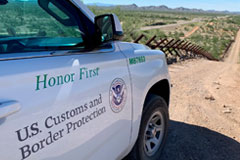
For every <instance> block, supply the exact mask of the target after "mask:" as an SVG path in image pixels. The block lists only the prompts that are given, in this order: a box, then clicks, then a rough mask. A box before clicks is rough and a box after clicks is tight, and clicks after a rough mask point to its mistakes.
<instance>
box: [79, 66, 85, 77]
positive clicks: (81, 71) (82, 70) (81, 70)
mask: <svg viewBox="0 0 240 160" xmlns="http://www.w3.org/2000/svg"><path fill="white" fill-rule="evenodd" d="M85 70H86V68H80V78H79V79H80V80H82V79H83V75H84V74H85Z"/></svg>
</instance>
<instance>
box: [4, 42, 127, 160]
mask: <svg viewBox="0 0 240 160" xmlns="http://www.w3.org/2000/svg"><path fill="white" fill-rule="evenodd" d="M56 53H57V54H56V56H49V53H48V52H44V53H41V56H35V57H31V58H27V55H26V54H24V53H22V54H21V56H18V57H15V58H10V56H9V55H7V54H6V55H2V56H1V57H0V58H1V59H0V68H1V70H0V130H1V132H0V141H1V143H0V150H1V154H0V159H8V160H17V159H19V160H24V159H45V160H48V159H58V160H59V159H63V160H66V159H68V160H70V159H83V160H87V159H109V160H110V159H116V158H118V156H119V155H120V154H121V153H122V152H124V150H125V149H126V148H127V146H128V145H129V138H130V128H131V86H130V79H129V73H128V69H127V61H126V59H125V57H124V56H123V55H122V54H121V52H119V50H118V48H116V47H115V45H114V43H112V44H110V45H108V47H107V49H106V48H105V49H101V48H100V49H98V50H96V51H93V52H77V53H74V54H70V55H67V56H62V55H61V54H58V52H56ZM11 56H14V54H12V55H11Z"/></svg>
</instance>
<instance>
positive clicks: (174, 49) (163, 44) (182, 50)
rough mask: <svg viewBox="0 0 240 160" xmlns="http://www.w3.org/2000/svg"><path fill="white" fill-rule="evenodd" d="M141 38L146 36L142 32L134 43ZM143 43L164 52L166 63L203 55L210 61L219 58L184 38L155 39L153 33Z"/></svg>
mask: <svg viewBox="0 0 240 160" xmlns="http://www.w3.org/2000/svg"><path fill="white" fill-rule="evenodd" d="M143 38H147V37H146V36H145V35H144V34H142V35H140V36H139V37H138V38H137V39H136V40H135V41H134V43H139V42H140V41H141V40H142V39H143ZM145 45H147V46H148V47H150V48H151V49H160V50H161V51H163V52H164V53H165V54H166V58H167V62H168V64H172V63H175V62H178V61H184V60H187V59H192V58H196V57H205V58H207V59H209V60H212V61H219V59H216V58H214V57H213V56H212V55H211V54H210V53H209V52H208V51H206V50H205V49H204V48H202V47H200V46H198V45H195V44H192V43H191V42H188V41H184V40H175V39H167V38H162V39H157V36H156V35H155V36H153V37H152V38H150V39H149V40H147V42H146V43H145ZM230 46H231V44H230V45H229V47H228V49H229V48H230ZM228 49H226V50H228Z"/></svg>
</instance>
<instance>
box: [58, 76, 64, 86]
mask: <svg viewBox="0 0 240 160" xmlns="http://www.w3.org/2000/svg"><path fill="white" fill-rule="evenodd" d="M62 84H63V76H58V77H57V85H62Z"/></svg>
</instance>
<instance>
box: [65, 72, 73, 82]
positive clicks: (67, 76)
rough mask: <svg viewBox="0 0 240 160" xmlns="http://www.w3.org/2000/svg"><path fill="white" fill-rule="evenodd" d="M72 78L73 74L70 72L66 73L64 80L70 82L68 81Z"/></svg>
mask: <svg viewBox="0 0 240 160" xmlns="http://www.w3.org/2000/svg"><path fill="white" fill-rule="evenodd" d="M70 80H71V76H70V75H69V74H67V75H65V77H64V82H65V83H68V82H70Z"/></svg>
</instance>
